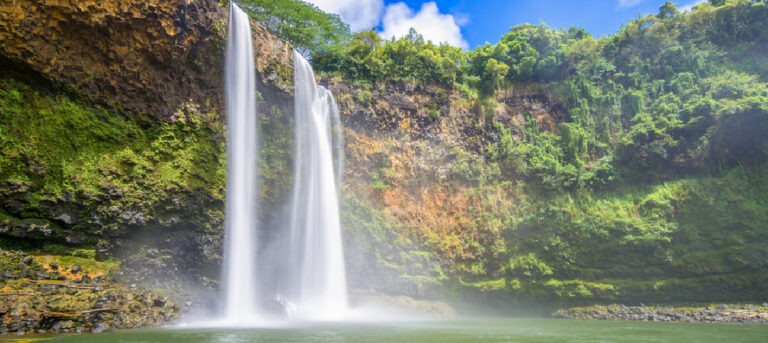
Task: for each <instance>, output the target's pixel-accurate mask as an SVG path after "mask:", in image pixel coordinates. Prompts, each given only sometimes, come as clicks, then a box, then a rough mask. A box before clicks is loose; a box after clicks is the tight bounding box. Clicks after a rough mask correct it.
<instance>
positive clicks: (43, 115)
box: [0, 79, 226, 245]
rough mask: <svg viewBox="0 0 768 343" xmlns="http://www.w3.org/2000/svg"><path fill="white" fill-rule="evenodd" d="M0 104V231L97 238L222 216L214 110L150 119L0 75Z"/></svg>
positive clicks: (74, 240)
mask: <svg viewBox="0 0 768 343" xmlns="http://www.w3.org/2000/svg"><path fill="white" fill-rule="evenodd" d="M0 108H2V109H3V110H2V111H1V112H0V182H2V184H3V187H2V195H3V198H2V200H0V205H2V206H0V227H4V228H6V229H8V230H10V231H13V232H15V233H14V234H12V235H13V236H16V237H25V238H32V239H46V240H48V239H50V240H57V241H59V242H63V241H66V242H68V243H69V244H75V245H77V244H94V243H95V242H96V240H97V239H98V237H109V236H115V235H120V234H123V233H124V231H123V230H125V229H127V228H128V227H130V226H131V225H147V226H150V227H155V226H160V227H163V226H169V225H172V224H173V223H175V222H178V221H179V219H182V220H185V221H191V222H195V221H196V222H199V223H201V228H203V229H207V230H214V229H216V227H214V224H212V223H211V219H212V218H213V219H221V218H223V213H221V211H222V210H223V206H222V205H221V204H222V202H223V198H224V181H225V179H226V177H225V175H226V171H225V168H224V166H225V159H226V156H225V154H224V151H225V149H224V142H223V139H221V138H219V139H217V138H216V137H221V133H222V132H223V124H222V123H220V122H219V121H218V120H217V116H216V114H214V113H200V111H199V110H198V109H197V108H194V107H190V108H186V107H185V108H181V109H179V111H178V112H177V113H176V115H175V116H174V118H173V121H172V122H163V123H151V124H150V123H145V122H139V121H134V120H131V119H128V117H126V116H123V115H121V114H119V113H114V112H110V111H107V110H105V109H103V108H101V107H99V106H96V105H92V104H89V103H88V102H87V101H84V100H73V99H72V98H71V97H70V96H68V95H66V94H65V93H56V92H55V91H51V90H44V88H43V89H33V88H31V87H30V86H29V85H27V84H25V83H23V82H19V81H16V80H12V79H4V80H0ZM187 195H192V196H187ZM174 199H175V200H174ZM185 199H186V200H185ZM217 204H218V205H217ZM200 207H205V208H207V210H206V211H201V210H200V209H199V208H200ZM180 216H181V217H183V218H180ZM203 223H207V224H203Z"/></svg>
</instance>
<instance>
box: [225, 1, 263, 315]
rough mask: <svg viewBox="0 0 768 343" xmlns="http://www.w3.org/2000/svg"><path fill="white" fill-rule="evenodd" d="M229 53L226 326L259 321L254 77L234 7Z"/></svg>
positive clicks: (247, 38) (243, 23)
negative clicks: (257, 298)
mask: <svg viewBox="0 0 768 343" xmlns="http://www.w3.org/2000/svg"><path fill="white" fill-rule="evenodd" d="M230 4H231V6H230V11H229V37H228V40H227V52H226V92H227V100H226V101H227V127H228V130H229V135H228V137H229V138H228V146H229V148H228V149H229V165H228V170H227V172H228V175H227V215H226V223H225V225H226V232H225V250H224V251H225V253H224V275H223V279H222V281H223V289H224V303H223V305H224V321H225V322H227V323H229V324H235V325H239V324H243V325H247V324H252V323H253V322H254V321H255V320H256V317H257V314H258V313H257V300H256V294H257V288H258V287H257V281H256V243H257V242H256V230H257V217H256V215H257V213H258V212H257V193H256V191H257V189H256V187H257V184H256V170H257V165H256V157H257V156H258V153H259V152H258V149H257V143H256V142H257V141H256V139H257V127H256V125H257V122H256V119H257V118H256V75H255V69H254V63H253V44H252V42H251V24H250V21H249V18H248V15H247V14H245V12H243V11H242V10H241V9H240V8H238V7H237V5H235V4H234V3H232V2H230Z"/></svg>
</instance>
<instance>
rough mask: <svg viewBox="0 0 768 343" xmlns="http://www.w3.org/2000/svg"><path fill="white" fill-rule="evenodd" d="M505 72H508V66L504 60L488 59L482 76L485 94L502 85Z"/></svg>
mask: <svg viewBox="0 0 768 343" xmlns="http://www.w3.org/2000/svg"><path fill="white" fill-rule="evenodd" d="M507 73H509V66H508V65H506V64H505V63H504V62H499V61H497V60H495V59H493V58H490V59H488V62H486V63H485V70H484V71H483V76H482V88H483V91H484V92H485V93H486V94H492V93H493V91H495V90H496V89H497V88H499V86H501V85H502V83H503V82H504V78H505V77H506V76H507Z"/></svg>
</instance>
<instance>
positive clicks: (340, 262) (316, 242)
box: [283, 52, 347, 320]
mask: <svg viewBox="0 0 768 343" xmlns="http://www.w3.org/2000/svg"><path fill="white" fill-rule="evenodd" d="M293 56H294V66H295V68H294V69H295V70H294V73H295V74H294V87H295V92H296V93H295V96H296V99H295V106H296V108H295V110H296V113H295V121H296V161H295V165H294V168H295V169H294V192H293V212H292V218H291V227H290V233H289V237H288V246H289V248H288V253H289V254H290V255H289V256H290V257H289V261H290V264H289V266H290V267H289V268H290V270H288V271H287V273H286V275H287V279H286V281H285V282H284V286H283V288H284V289H283V291H285V292H286V296H287V297H288V301H289V302H290V306H286V307H287V310H288V315H289V316H290V317H291V318H294V319H301V320H334V319H340V318H341V317H342V316H343V315H344V314H345V312H346V308H347V282H346V274H345V268H344V255H343V249H342V243H341V228H340V223H339V199H338V192H337V190H338V185H337V182H339V181H340V177H339V176H340V175H341V170H338V171H337V173H334V159H333V155H334V152H333V149H332V146H333V134H332V122H333V121H338V110H337V108H336V104H335V102H334V100H333V96H332V95H331V93H330V92H329V91H328V90H326V89H325V88H323V87H320V86H318V85H316V84H315V75H314V72H313V71H312V67H311V66H310V65H309V63H308V62H307V61H306V60H305V59H304V58H303V57H302V56H301V55H300V54H299V53H296V52H294V55H293ZM339 129H340V128H339V127H337V128H336V130H339ZM337 137H338V136H337ZM337 140H338V138H337ZM339 144H340V142H337V145H336V146H337V147H338V148H340V145H339ZM337 154H338V163H339V164H338V166H341V164H340V163H341V161H342V155H343V154H341V153H338V152H337ZM337 175H338V176H337Z"/></svg>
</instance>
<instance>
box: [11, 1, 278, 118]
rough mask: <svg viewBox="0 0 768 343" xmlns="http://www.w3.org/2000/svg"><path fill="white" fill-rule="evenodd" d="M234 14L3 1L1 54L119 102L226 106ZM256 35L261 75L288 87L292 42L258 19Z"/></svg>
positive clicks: (153, 5)
mask: <svg viewBox="0 0 768 343" xmlns="http://www.w3.org/2000/svg"><path fill="white" fill-rule="evenodd" d="M226 14H227V12H226V9H225V8H222V7H221V6H220V5H219V4H218V3H217V2H216V1H212V0H203V1H187V0H172V1H160V0H150V1H81V0H57V1H41V0H37V1H36V0H21V1H13V2H11V3H10V4H6V5H4V6H2V7H0V40H2V41H3V45H2V47H0V54H2V55H3V56H4V57H5V58H7V59H9V60H10V61H12V62H15V63H17V64H21V65H24V66H27V67H29V68H31V69H33V70H35V71H38V72H40V73H43V74H44V75H45V77H46V78H48V79H50V80H53V81H56V82H58V83H61V84H63V85H65V86H67V87H69V88H71V89H73V90H74V91H75V92H77V93H81V94H85V95H88V96H90V97H91V98H93V99H96V100H98V101H100V102H102V103H104V104H109V105H111V106H113V108H114V109H124V110H128V111H129V112H132V113H134V114H138V115H149V116H151V117H152V118H155V119H163V120H169V119H170V118H171V117H172V116H173V114H174V113H176V111H177V109H178V108H179V107H181V106H182V105H184V104H190V103H191V104H197V105H200V106H205V107H206V108H209V109H211V110H215V111H217V112H221V109H222V103H223V102H222V94H223V90H222V88H223V83H222V82H221V80H222V76H223V67H224V65H223V59H222V58H221V56H222V53H223V50H224V48H225V45H226V34H227V33H226V31H227V21H226ZM253 34H254V48H255V53H256V56H258V59H257V63H256V64H257V70H258V71H259V72H260V76H261V78H260V79H261V81H262V83H263V84H265V85H271V86H276V87H278V88H280V89H282V90H288V87H289V85H290V81H288V80H290V73H289V70H290V69H289V68H288V67H286V66H290V59H291V56H292V55H291V49H290V47H289V46H288V44H286V43H284V42H282V41H280V40H278V39H275V38H274V37H272V36H271V35H270V34H269V33H268V32H267V31H266V30H265V29H264V28H263V27H261V26H260V25H258V24H256V23H254V25H253ZM286 75H287V76H288V77H287V78H283V77H285V76H286Z"/></svg>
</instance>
